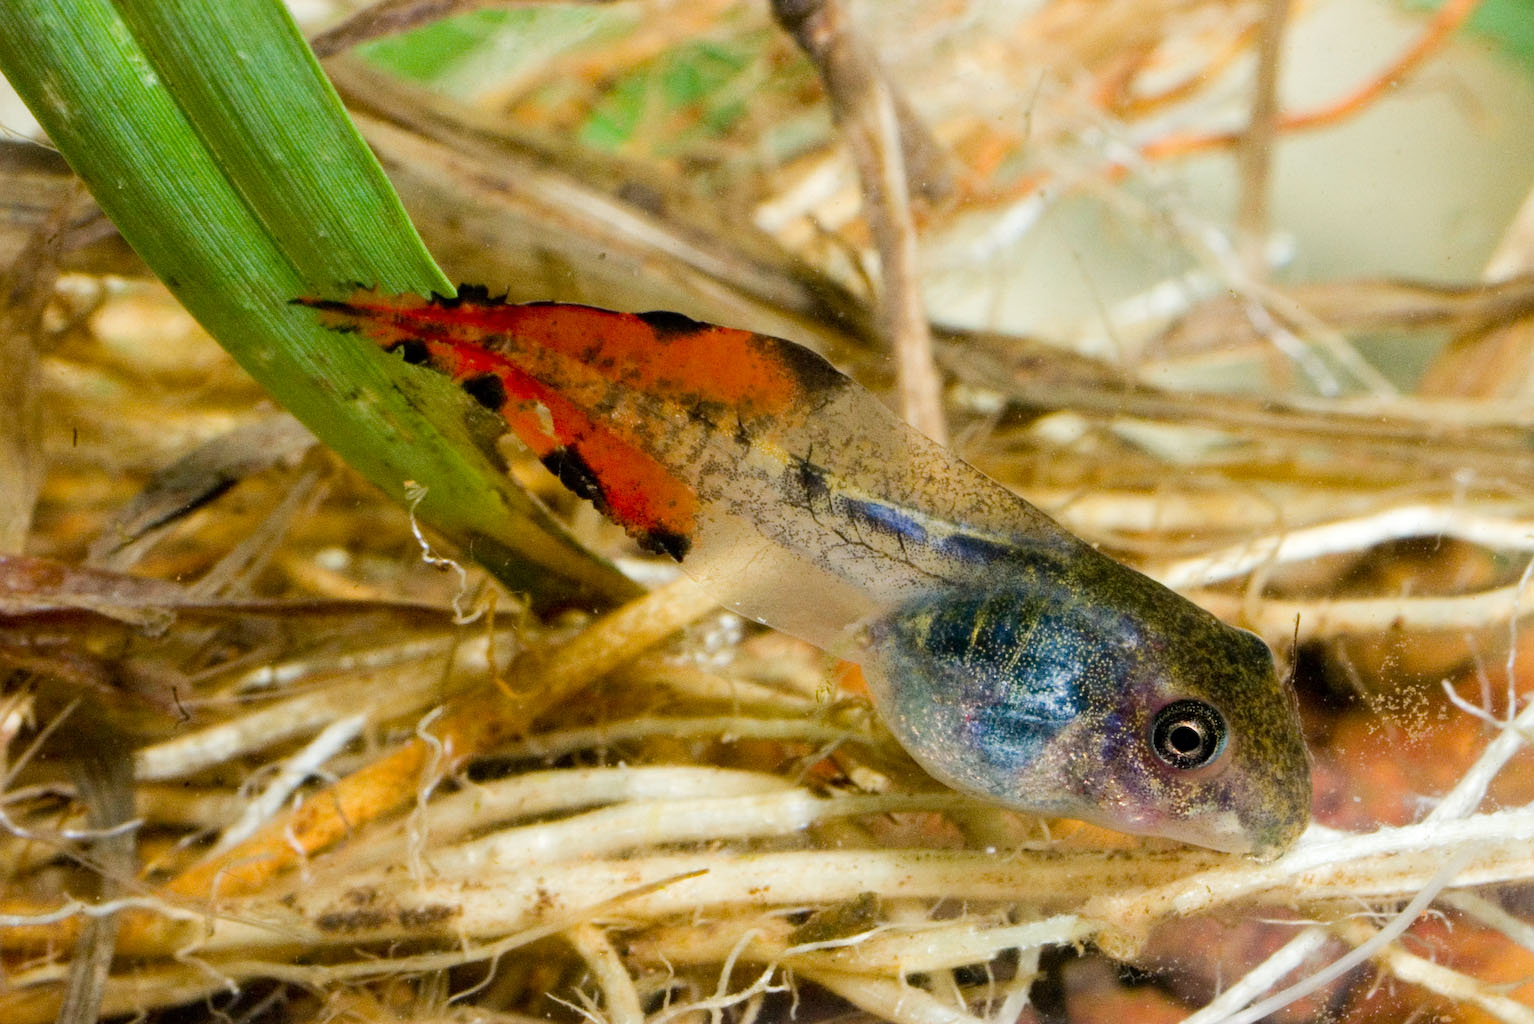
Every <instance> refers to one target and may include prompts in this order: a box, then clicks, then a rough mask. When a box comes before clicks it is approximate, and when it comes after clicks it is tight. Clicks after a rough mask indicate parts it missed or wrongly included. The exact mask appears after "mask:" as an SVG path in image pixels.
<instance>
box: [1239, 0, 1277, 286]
mask: <svg viewBox="0 0 1534 1024" xmlns="http://www.w3.org/2000/svg"><path fill="white" fill-rule="evenodd" d="M1288 20H1289V0H1268V9H1267V12H1266V16H1265V17H1264V18H1263V21H1262V33H1261V35H1260V36H1259V37H1258V41H1257V78H1256V81H1255V82H1254V83H1253V85H1252V112H1251V115H1250V118H1249V119H1248V121H1247V126H1246V131H1245V133H1243V134H1242V136H1241V143H1240V145H1239V146H1237V148H1236V172H1237V177H1238V180H1239V181H1240V183H1241V197H1240V203H1239V205H1238V206H1237V208H1236V238H1237V243H1238V247H1239V249H1240V254H1241V262H1242V264H1243V266H1244V269H1245V270H1246V272H1247V274H1249V275H1250V276H1251V277H1252V278H1254V279H1257V280H1261V279H1262V278H1265V277H1266V276H1267V273H1266V271H1267V258H1266V255H1265V249H1266V247H1267V246H1266V242H1267V236H1268V191H1269V179H1270V177H1271V173H1272V169H1273V139H1274V138H1275V136H1276V135H1277V132H1278V70H1279V64H1280V57H1281V55H1282V49H1283V42H1284V28H1285V26H1286V25H1287V23H1288Z"/></svg>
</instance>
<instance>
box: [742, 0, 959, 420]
mask: <svg viewBox="0 0 1534 1024" xmlns="http://www.w3.org/2000/svg"><path fill="white" fill-rule="evenodd" d="M772 10H773V15H774V17H776V18H777V21H778V23H779V24H780V25H782V26H783V28H784V29H785V30H786V31H787V32H788V33H789V34H790V35H792V36H793V37H794V40H795V42H797V43H798V44H799V47H800V49H802V50H803V51H804V52H805V54H806V55H808V57H809V58H810V61H811V62H812V63H813V64H814V65H815V68H816V70H817V71H818V72H819V74H820V78H821V81H822V82H823V83H824V85H825V88H826V94H827V96H828V98H829V99H830V103H831V115H832V117H833V118H834V119H835V121H836V123H837V124H838V125H839V126H840V127H841V129H842V133H843V135H844V137H845V138H846V140H847V148H848V149H849V150H850V152H851V154H852V161H853V163H854V164H855V165H856V167H857V171H858V178H859V179H860V180H861V181H862V183H863V209H864V212H865V215H866V217H867V218H868V223H869V227H870V229H871V230H872V233H873V237H874V245H875V247H876V248H877V249H878V252H879V260H880V270H881V276H882V285H881V288H880V295H879V301H878V309H879V324H880V328H881V333H883V335H884V336H885V338H886V339H888V341H889V344H890V346H891V348H892V350H893V351H894V353H895V361H896V372H897V377H898V379H899V385H900V407H901V412H902V413H903V414H904V416H905V418H906V420H907V421H908V422H910V423H911V425H912V426H914V427H916V429H918V430H920V431H922V432H923V433H925V434H926V435H927V436H928V437H931V438H932V439H933V440H935V441H937V442H939V443H945V442H946V441H947V436H948V427H947V421H946V419H945V417H944V415H943V401H942V379H941V377H940V376H939V375H938V372H937V369H936V366H935V365H934V363H933V359H932V334H931V331H930V329H929V326H928V322H927V313H926V308H925V306H924V304H923V302H922V297H921V280H920V271H919V267H918V265H917V250H916V222H915V219H914V218H913V216H912V214H911V196H910V192H911V189H910V183H909V180H908V169H907V166H906V152H905V151H906V146H905V145H904V144H903V143H902V137H903V135H906V134H909V132H904V131H903V130H902V121H901V110H900V108H899V106H898V105H897V103H898V101H897V100H896V97H895V92H894V90H893V88H892V87H891V85H890V83H889V81H888V80H887V78H886V77H885V75H884V71H883V69H882V68H880V66H879V63H878V61H877V59H876V58H875V57H874V55H873V54H872V52H870V51H869V50H868V48H867V47H866V46H865V45H864V43H863V42H862V40H861V39H860V38H859V37H858V36H857V34H856V33H854V32H853V31H852V28H851V25H850V24H849V22H848V19H847V15H846V11H845V10H844V9H843V8H842V6H841V4H840V3H838V2H837V0H773V4H772ZM905 120H906V123H908V124H909V123H914V117H913V116H912V115H910V114H909V113H907V116H906V119H905Z"/></svg>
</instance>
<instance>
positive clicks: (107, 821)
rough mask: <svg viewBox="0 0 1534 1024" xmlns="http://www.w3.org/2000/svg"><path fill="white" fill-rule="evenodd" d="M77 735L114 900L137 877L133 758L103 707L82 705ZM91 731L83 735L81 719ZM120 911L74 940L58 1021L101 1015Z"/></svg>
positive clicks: (104, 892) (87, 1020)
mask: <svg viewBox="0 0 1534 1024" xmlns="http://www.w3.org/2000/svg"><path fill="white" fill-rule="evenodd" d="M77 712H79V713H77V714H76V715H75V716H74V719H75V720H74V722H73V723H72V725H73V726H74V728H73V729H71V730H70V731H69V732H67V733H66V734H65V735H66V736H72V737H73V739H74V742H73V743H72V744H71V747H72V748H73V749H76V750H79V751H82V752H85V756H83V757H80V758H79V759H78V760H76V761H75V762H74V764H73V768H74V775H75V779H76V783H77V786H78V788H79V791H80V795H81V797H82V798H83V800H84V802H85V805H86V822H87V824H88V826H89V827H90V828H92V829H95V830H100V831H101V832H102V833H103V834H102V836H101V838H99V839H97V840H96V841H95V842H94V843H93V844H92V850H91V856H92V860H93V861H94V862H95V864H96V865H97V867H99V868H100V874H99V876H98V878H99V885H100V890H99V892H98V893H97V898H98V899H99V900H103V901H105V900H110V899H112V898H113V897H115V896H116V895H117V892H118V890H119V889H120V888H121V880H122V879H126V878H132V877H133V872H134V870H135V868H136V867H137V855H136V852H135V843H134V836H133V832H132V831H130V830H127V829H124V828H122V826H123V825H125V824H127V823H128V822H129V821H131V820H132V819H133V758H132V753H131V751H130V749H129V744H128V743H127V741H126V739H125V737H123V736H122V734H121V733H120V731H118V729H117V728H116V727H115V726H113V725H112V723H110V722H108V721H106V720H105V719H104V718H103V717H102V716H101V715H100V714H99V713H98V712H95V711H85V710H83V709H79V708H77ZM82 721H83V722H85V723H88V724H87V726H86V728H88V730H89V733H90V735H88V736H87V735H81V734H80V724H81V722H82ZM117 931H118V915H117V914H116V913H108V914H100V915H92V916H91V917H89V918H88V919H87V921H86V923H85V926H84V927H83V928H81V930H80V933H79V936H78V937H77V938H76V940H75V948H74V955H73V956H72V957H70V962H69V975H68V978H67V979H66V981H65V983H64V992H63V996H62V999H61V1001H60V1006H59V1012H58V1017H57V1018H56V1019H57V1020H58V1022H59V1024H91V1022H93V1021H95V1020H97V1019H98V1018H99V1017H100V1016H101V1003H102V997H103V996H104V995H105V994H106V987H107V978H108V976H109V974H110V972H111V968H112V956H113V953H114V952H115V950H116V948H117Z"/></svg>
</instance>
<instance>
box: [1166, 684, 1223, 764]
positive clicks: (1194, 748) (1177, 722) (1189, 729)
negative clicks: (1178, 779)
mask: <svg viewBox="0 0 1534 1024" xmlns="http://www.w3.org/2000/svg"><path fill="white" fill-rule="evenodd" d="M1151 749H1152V750H1154V751H1155V752H1156V756H1157V757H1159V758H1161V760H1163V761H1165V762H1166V763H1167V764H1169V765H1171V766H1172V767H1173V768H1183V769H1189V768H1202V767H1203V766H1204V765H1206V764H1209V763H1210V762H1211V761H1213V760H1214V759H1215V758H1217V757H1219V756H1220V753H1221V752H1222V751H1223V750H1224V749H1225V719H1223V718H1221V717H1220V713H1219V712H1218V711H1216V710H1215V709H1214V708H1212V707H1210V706H1209V705H1208V704H1205V703H1204V702H1203V701H1201V700H1179V701H1173V702H1172V703H1171V704H1168V705H1167V706H1166V707H1164V708H1162V709H1161V710H1160V711H1159V712H1158V713H1157V714H1156V721H1155V723H1154V724H1153V725H1152V726H1151Z"/></svg>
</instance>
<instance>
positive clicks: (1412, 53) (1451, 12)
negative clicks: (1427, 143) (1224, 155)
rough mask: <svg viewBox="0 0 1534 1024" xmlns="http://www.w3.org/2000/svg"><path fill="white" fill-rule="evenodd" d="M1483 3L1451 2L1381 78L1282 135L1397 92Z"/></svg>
mask: <svg viewBox="0 0 1534 1024" xmlns="http://www.w3.org/2000/svg"><path fill="white" fill-rule="evenodd" d="M1480 5H1481V0H1449V2H1448V3H1446V4H1444V5H1443V6H1442V7H1440V8H1439V9H1438V13H1437V14H1435V15H1433V19H1432V20H1431V21H1430V22H1429V23H1428V27H1427V31H1425V32H1423V33H1422V35H1421V36H1419V37H1418V38H1417V41H1416V42H1415V43H1413V44H1412V45H1411V46H1410V47H1408V48H1407V50H1406V51H1405V52H1404V53H1402V54H1401V55H1400V56H1399V57H1397V58H1396V59H1395V60H1394V61H1392V62H1391V64H1390V66H1389V67H1387V68H1385V69H1384V70H1383V71H1381V72H1380V73H1379V74H1377V75H1375V76H1374V77H1373V78H1370V79H1369V80H1368V81H1367V82H1365V83H1364V84H1363V85H1362V86H1360V87H1359V88H1358V89H1356V90H1354V91H1353V92H1351V93H1349V94H1348V95H1347V96H1344V97H1342V98H1341V99H1339V100H1336V101H1334V102H1332V103H1329V104H1327V105H1326V106H1323V107H1316V108H1314V109H1312V110H1302V111H1299V112H1297V113H1293V114H1285V115H1283V116H1281V117H1279V118H1278V130H1279V131H1280V132H1296V131H1308V130H1310V129H1313V128H1325V127H1327V126H1329V125H1333V124H1337V123H1338V122H1341V121H1345V120H1347V119H1348V118H1350V117H1352V116H1353V115H1355V114H1357V113H1359V112H1360V111H1362V110H1364V109H1365V108H1366V107H1368V106H1369V104H1371V103H1373V102H1374V101H1375V100H1377V99H1379V98H1380V97H1381V96H1382V95H1384V93H1385V91H1386V90H1387V89H1396V88H1399V87H1400V86H1401V83H1402V82H1403V81H1405V80H1406V78H1407V77H1408V76H1410V75H1411V74H1412V72H1414V71H1416V70H1417V68H1418V67H1419V66H1420V65H1421V64H1422V63H1423V62H1424V61H1426V60H1427V59H1428V58H1429V57H1431V56H1432V55H1433V54H1435V53H1437V52H1438V51H1439V50H1441V49H1442V48H1443V47H1444V45H1445V44H1446V43H1447V42H1448V41H1449V39H1450V38H1451V37H1452V36H1453V35H1454V32H1455V31H1456V30H1457V29H1458V28H1459V27H1460V26H1461V25H1463V24H1464V23H1465V21H1466V20H1467V19H1468V18H1469V17H1470V16H1471V15H1472V14H1474V13H1475V11H1476V8H1477V7H1479V6H1480ZM1239 138H1240V133H1239V132H1213V133H1210V134H1207V135H1202V134H1176V135H1168V136H1166V137H1164V138H1161V139H1158V140H1157V141H1155V142H1153V143H1151V144H1150V145H1148V146H1145V147H1144V148H1143V149H1141V151H1140V155H1141V156H1142V157H1144V158H1145V159H1147V160H1161V159H1166V158H1168V157H1173V156H1190V155H1192V154H1194V153H1203V152H1207V151H1209V150H1213V149H1224V148H1226V147H1227V146H1232V145H1235V144H1236V143H1237V141H1238V140H1239Z"/></svg>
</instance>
